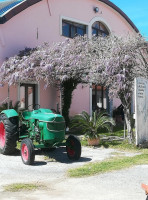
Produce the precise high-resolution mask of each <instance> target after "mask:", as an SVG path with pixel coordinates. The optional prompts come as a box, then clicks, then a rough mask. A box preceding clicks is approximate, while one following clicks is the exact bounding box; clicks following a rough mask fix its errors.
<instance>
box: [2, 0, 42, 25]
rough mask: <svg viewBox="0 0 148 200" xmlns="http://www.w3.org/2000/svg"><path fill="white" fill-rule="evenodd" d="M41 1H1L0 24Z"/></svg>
mask: <svg viewBox="0 0 148 200" xmlns="http://www.w3.org/2000/svg"><path fill="white" fill-rule="evenodd" d="M39 1H42V0H2V1H0V24H4V23H5V22H7V21H8V20H9V19H11V18H12V17H14V16H15V15H17V14H18V13H20V12H22V11H23V10H25V9H26V8H28V7H29V6H32V5H33V4H35V3H38V2H39Z"/></svg>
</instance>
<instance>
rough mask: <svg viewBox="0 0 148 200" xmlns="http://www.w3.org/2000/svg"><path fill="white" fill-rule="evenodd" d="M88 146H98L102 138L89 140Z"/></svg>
mask: <svg viewBox="0 0 148 200" xmlns="http://www.w3.org/2000/svg"><path fill="white" fill-rule="evenodd" d="M87 141H88V145H89V146H98V145H99V142H100V138H88V140H87Z"/></svg>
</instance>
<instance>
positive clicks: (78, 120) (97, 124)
mask: <svg viewBox="0 0 148 200" xmlns="http://www.w3.org/2000/svg"><path fill="white" fill-rule="evenodd" d="M114 125H115V121H114V120H113V118H111V117H110V116H109V115H108V114H107V113H106V112H104V111H102V112H100V113H99V114H97V112H93V114H92V117H91V116H90V115H89V114H88V113H87V112H86V111H83V112H82V113H81V114H78V115H75V116H74V117H73V119H72V120H71V128H77V127H79V128H81V130H82V133H83V134H85V136H86V137H88V138H90V139H94V138H98V137H99V129H102V128H105V129H107V130H108V131H110V130H111V126H114Z"/></svg>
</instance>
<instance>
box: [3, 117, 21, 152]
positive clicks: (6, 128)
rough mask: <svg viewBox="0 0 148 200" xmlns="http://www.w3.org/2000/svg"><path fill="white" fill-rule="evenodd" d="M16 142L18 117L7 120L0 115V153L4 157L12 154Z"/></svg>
mask: <svg viewBox="0 0 148 200" xmlns="http://www.w3.org/2000/svg"><path fill="white" fill-rule="evenodd" d="M2 131H3V133H2ZM17 140H18V117H11V118H8V117H7V116H6V115H5V114H0V152H1V153H2V154H5V155H10V154H12V153H14V151H15V147H16V141H17Z"/></svg>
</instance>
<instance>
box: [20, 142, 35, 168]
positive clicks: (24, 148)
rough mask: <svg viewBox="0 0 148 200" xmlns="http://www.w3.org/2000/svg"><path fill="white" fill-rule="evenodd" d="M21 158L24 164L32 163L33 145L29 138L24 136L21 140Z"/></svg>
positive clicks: (33, 157) (33, 155)
mask: <svg viewBox="0 0 148 200" xmlns="http://www.w3.org/2000/svg"><path fill="white" fill-rule="evenodd" d="M21 158H22V161H23V163H24V164H25V165H32V164H33V163H34V159H35V152H34V145H33V143H32V140H31V139H29V138H26V139H24V140H22V142H21Z"/></svg>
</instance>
